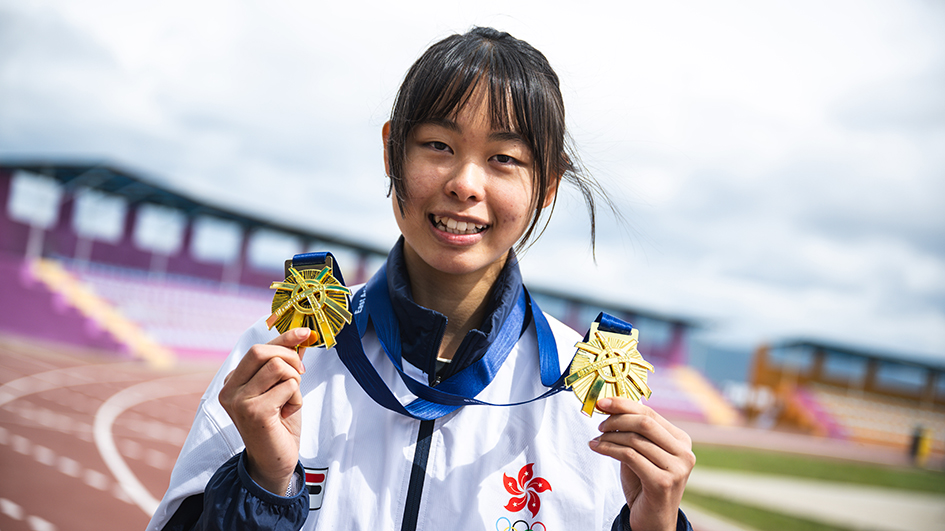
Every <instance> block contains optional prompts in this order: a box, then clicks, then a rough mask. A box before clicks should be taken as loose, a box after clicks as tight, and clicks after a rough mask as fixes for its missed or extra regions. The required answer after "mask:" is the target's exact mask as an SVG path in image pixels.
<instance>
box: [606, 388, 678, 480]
mask: <svg viewBox="0 0 945 531" xmlns="http://www.w3.org/2000/svg"><path fill="white" fill-rule="evenodd" d="M597 406H598V408H599V409H601V410H602V411H604V412H607V413H611V416H610V417H608V418H607V419H606V420H605V421H604V422H602V423H601V425H600V427H599V429H600V431H601V432H603V433H602V434H601V436H600V437H598V438H597V439H595V440H594V441H592V442H591V448H592V449H593V450H594V451H595V452H598V453H601V454H604V455H608V456H610V457H613V458H614V459H617V460H619V461H621V462H622V463H624V464H626V465H627V466H629V467H630V468H632V469H633V470H634V471H635V472H636V473H637V474H638V475H641V476H648V477H657V473H658V472H662V471H666V472H670V476H671V477H674V478H676V479H677V480H678V479H679V478H685V477H688V475H689V471H691V470H692V467H693V465H694V464H695V455H694V454H693V453H692V440H691V439H690V438H689V435H688V434H686V432H684V431H683V430H681V429H679V428H677V427H676V426H674V425H673V424H672V423H670V422H669V421H667V420H666V419H664V418H663V417H662V416H660V415H659V414H658V413H656V412H655V411H653V409H651V408H649V407H647V406H644V405H642V404H639V403H637V402H633V401H631V400H626V399H604V400H601V401H600V402H598V405H597Z"/></svg>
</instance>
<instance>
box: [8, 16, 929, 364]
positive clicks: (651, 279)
mask: <svg viewBox="0 0 945 531" xmlns="http://www.w3.org/2000/svg"><path fill="white" fill-rule="evenodd" d="M342 4H343V5H342ZM474 25H488V26H494V27H496V28H499V29H502V30H505V31H508V32H510V33H512V34H513V35H515V36H516V37H519V38H522V39H524V40H526V41H528V42H530V43H531V44H532V45H534V46H535V47H536V48H538V49H539V50H541V51H542V52H543V53H544V54H545V55H546V56H547V57H548V59H549V61H550V62H551V64H552V66H553V67H554V68H555V69H556V71H557V73H558V75H559V76H560V78H561V82H562V91H563V94H564V98H565V104H566V108H567V113H568V127H569V131H570V134H571V136H572V137H573V139H574V143H575V145H576V146H577V149H578V152H579V153H580V157H581V160H582V162H583V163H584V165H585V166H586V167H587V168H588V170H589V172H590V173H591V174H592V175H593V176H594V177H595V178H596V179H597V180H598V181H599V182H600V183H601V185H602V186H603V188H604V189H605V190H606V191H607V193H608V195H609V196H610V198H611V199H612V201H613V203H614V205H615V207H616V210H617V212H618V213H619V216H615V215H613V214H612V213H610V212H609V211H608V210H607V209H606V208H604V209H602V210H601V211H600V212H599V219H598V223H597V244H596V262H595V260H594V259H593V257H592V253H591V245H590V240H589V223H588V220H587V214H586V212H585V209H584V206H583V203H582V202H581V200H580V198H579V197H578V196H577V195H576V194H575V193H574V192H573V191H572V190H568V189H562V190H561V192H560V193H559V202H558V204H557V206H556V209H555V212H554V215H553V217H552V219H551V222H550V225H549V229H548V231H547V232H546V233H545V235H544V236H543V237H542V239H541V240H539V241H538V243H536V244H535V245H534V246H532V247H531V248H530V249H529V250H528V252H527V253H526V254H525V255H524V256H523V258H522V262H521V265H522V269H523V273H524V275H525V279H526V283H527V284H535V285H542V286H547V287H554V288H556V289H559V290H564V291H575V292H579V293H586V294H588V295H590V296H593V297H595V298H603V299H607V300H613V301H616V302H619V303H621V304H625V305H628V306H632V307H639V308H644V309H648V310H651V311H656V312H661V313H665V314H669V315H678V316H683V317H686V318H690V319H693V320H695V321H697V322H699V323H700V324H701V329H700V331H699V335H700V336H699V337H701V338H702V339H703V340H705V341H710V342H713V343H714V344H718V345H722V346H726V347H731V348H741V349H748V348H753V347H754V346H756V345H758V344H761V343H764V342H776V341H780V340H785V339H792V338H813V339H818V340H823V341H828V342H831V343H838V344H843V345H849V346H852V347H857V348H862V349H867V350H872V351H880V352H890V353H898V354H904V355H907V356H918V357H928V358H932V359H934V360H936V361H937V362H939V363H945V96H943V95H945V31H942V28H945V4H942V3H938V2H932V1H914V0H902V1H885V2H883V1H872V0H866V1H849V2H844V1H834V0H828V1H809V0H799V1H798V0H792V1H772V2H763V3H762V2H728V1H715V2H698V1H678V2H677V1H668V2H643V1H637V0H624V1H620V2H593V3H588V4H587V5H586V6H585V7H581V8H578V7H577V5H576V4H575V3H574V2H556V1H551V0H543V1H540V2H538V1H521V2H508V1H501V2H495V1H480V2H465V3H441V4H435V5H434V4H430V3H427V2H413V1H402V2H366V3H360V2H347V3H342V2H303V1H289V0H286V1H279V2H249V1H243V0H227V1H223V0H219V1H216V0H210V1H204V0H196V1H195V0H188V1H178V0H168V1H164V2H140V1H104V0H102V1H99V0H71V1H70V0H36V1H31V0H26V1H24V0H18V1H12V0H0V158H11V157H15V158H24V157H25V158H30V157H35V158H47V159H51V160H89V161H106V162H109V163H113V164H117V165H119V166H121V167H125V168H128V169H131V170H133V171H136V172H139V173H141V174H143V175H145V176H147V177H148V178H150V179H152V180H154V181H155V182H157V183H160V184H162V185H166V186H169V187H172V188H174V189H177V190H180V191H182V192H186V193H188V194H192V195H195V196H197V197H200V198H203V199H204V200H206V201H208V202H212V203H214V204H219V205H224V206H228V207H232V208H237V209H240V210H242V211H244V212H247V213H252V214H254V215H261V216H265V217H268V218H270V219H273V220H277V221H280V222H289V223H294V224H297V225H298V226H300V227H302V228H308V229H314V230H329V231H334V232H337V233H339V234H343V235H346V236H348V237H351V238H354V239H357V240H360V241H364V242H368V243H371V244H375V245H378V246H381V247H388V246H390V245H391V244H392V243H393V242H394V241H395V239H396V237H397V235H398V231H397V227H396V225H395V223H394V218H393V214H392V209H391V203H390V200H389V199H388V198H387V197H386V189H387V183H386V179H385V176H384V169H383V163H382V151H381V141H380V138H381V137H380V129H381V126H382V124H383V123H384V121H385V120H386V118H387V116H388V114H389V112H390V107H391V105H392V103H393V98H394V95H395V93H396V90H397V87H398V85H399V83H400V81H401V79H402V77H403V75H404V73H405V72H406V70H407V68H408V67H409V66H410V64H411V63H412V62H413V61H414V60H415V59H416V58H417V57H418V56H419V55H420V54H421V53H422V52H423V50H424V49H426V48H427V47H428V46H429V45H430V44H432V43H433V42H436V41H437V40H439V39H441V38H443V37H445V36H447V35H450V34H452V33H456V32H462V31H465V30H467V29H469V28H470V27H471V26H474ZM548 264H554V267H548ZM579 290H581V291H579ZM641 333H645V331H643V332H641Z"/></svg>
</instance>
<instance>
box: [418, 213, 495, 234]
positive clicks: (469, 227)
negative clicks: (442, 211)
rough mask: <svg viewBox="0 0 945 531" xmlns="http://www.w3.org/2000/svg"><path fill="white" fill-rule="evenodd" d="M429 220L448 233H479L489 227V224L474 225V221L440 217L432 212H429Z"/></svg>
mask: <svg viewBox="0 0 945 531" xmlns="http://www.w3.org/2000/svg"><path fill="white" fill-rule="evenodd" d="M430 221H431V222H432V223H433V226H435V227H436V228H438V229H440V230H441V231H443V232H448V233H450V234H479V233H480V232H482V231H484V230H486V229H488V228H489V225H476V224H475V223H468V222H465V221H456V220H455V219H452V218H447V217H441V216H437V215H434V214H430Z"/></svg>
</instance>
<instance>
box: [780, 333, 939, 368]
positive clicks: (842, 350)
mask: <svg viewBox="0 0 945 531" xmlns="http://www.w3.org/2000/svg"><path fill="white" fill-rule="evenodd" d="M772 348H778V349H793V348H799V349H811V350H822V351H825V352H829V353H831V354H840V355H844V356H850V357H854V358H863V359H866V360H875V361H880V362H887V363H895V364H899V365H911V366H913V367H922V368H925V369H933V370H937V371H943V372H945V363H942V362H941V361H940V360H937V359H933V358H925V357H921V356H915V355H908V354H901V353H891V352H877V351H872V350H866V349H862V348H857V347H851V346H846V345H839V344H836V343H829V342H824V341H819V340H813V339H793V340H786V341H782V342H779V343H775V344H773V345H772Z"/></svg>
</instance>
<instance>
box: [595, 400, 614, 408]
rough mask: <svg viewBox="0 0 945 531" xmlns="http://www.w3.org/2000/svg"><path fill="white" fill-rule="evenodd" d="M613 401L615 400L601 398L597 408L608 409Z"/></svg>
mask: <svg viewBox="0 0 945 531" xmlns="http://www.w3.org/2000/svg"><path fill="white" fill-rule="evenodd" d="M613 402H614V401H613V400H611V399H609V398H601V399H600V400H598V401H597V408H598V409H601V410H604V409H607V408H609V407H610V405H611V404H612V403H613Z"/></svg>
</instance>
